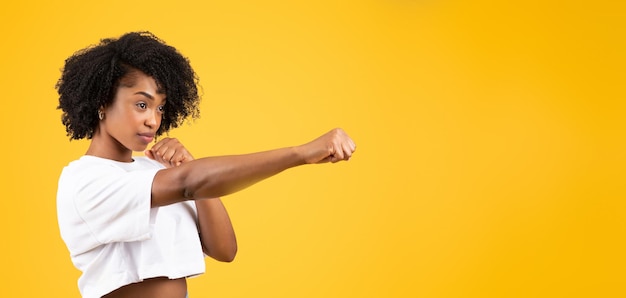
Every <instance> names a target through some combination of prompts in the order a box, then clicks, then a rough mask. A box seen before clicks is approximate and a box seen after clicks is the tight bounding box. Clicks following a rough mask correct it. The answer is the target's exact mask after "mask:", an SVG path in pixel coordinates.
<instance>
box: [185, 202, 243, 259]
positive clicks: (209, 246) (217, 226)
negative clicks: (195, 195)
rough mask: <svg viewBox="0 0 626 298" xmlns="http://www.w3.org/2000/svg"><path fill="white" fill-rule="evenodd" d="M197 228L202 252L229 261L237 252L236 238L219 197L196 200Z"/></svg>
mask: <svg viewBox="0 0 626 298" xmlns="http://www.w3.org/2000/svg"><path fill="white" fill-rule="evenodd" d="M195 203H196V209H197V211H198V230H199V232H200V241H201V242H202V248H203V250H204V253H205V254H206V255H208V256H210V257H212V258H213V259H216V260H218V261H222V262H230V261H232V260H233V259H234V258H235V255H236V254H237V239H236V237H235V231H234V230H233V226H232V223H231V221H230V217H229V216H228V212H227V211H226V208H225V207H224V205H223V203H222V201H221V200H220V199H219V198H214V199H201V200H196V201H195Z"/></svg>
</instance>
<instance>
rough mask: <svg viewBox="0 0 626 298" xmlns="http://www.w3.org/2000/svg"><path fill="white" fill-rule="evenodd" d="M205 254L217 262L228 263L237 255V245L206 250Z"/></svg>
mask: <svg viewBox="0 0 626 298" xmlns="http://www.w3.org/2000/svg"><path fill="white" fill-rule="evenodd" d="M207 255H208V256H210V257H211V258H213V259H215V260H216V261H219V262H224V263H230V262H232V261H234V260H235V256H237V246H236V245H235V246H233V247H229V248H222V249H218V250H215V251H208V252H207Z"/></svg>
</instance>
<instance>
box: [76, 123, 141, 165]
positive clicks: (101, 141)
mask: <svg viewBox="0 0 626 298" xmlns="http://www.w3.org/2000/svg"><path fill="white" fill-rule="evenodd" d="M85 154H86V155H93V156H96V157H101V158H106V159H111V160H115V161H121V162H131V161H133V151H132V150H130V149H128V148H126V147H124V146H123V145H122V144H121V143H120V142H118V141H117V140H115V139H114V138H112V137H110V136H108V137H107V136H105V135H102V134H101V133H100V131H99V130H98V131H96V132H95V133H94V136H93V138H92V139H91V143H90V144H89V148H88V149H87V152H86V153H85Z"/></svg>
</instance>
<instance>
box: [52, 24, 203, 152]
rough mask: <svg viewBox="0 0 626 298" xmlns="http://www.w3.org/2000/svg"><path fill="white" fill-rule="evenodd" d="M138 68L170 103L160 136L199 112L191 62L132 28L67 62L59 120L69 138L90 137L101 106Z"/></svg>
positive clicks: (59, 87) (60, 85) (60, 86)
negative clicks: (129, 74)
mask: <svg viewBox="0 0 626 298" xmlns="http://www.w3.org/2000/svg"><path fill="white" fill-rule="evenodd" d="M133 69H137V70H140V71H142V72H143V73H145V74H146V75H148V76H151V77H152V78H154V80H155V81H156V82H157V85H158V86H159V88H160V89H163V90H164V91H165V95H166V98H167V101H166V103H165V111H164V114H163V119H162V121H161V126H160V127H159V129H158V131H157V132H156V135H157V136H159V135H161V134H163V133H165V132H167V131H169V130H170V129H172V128H176V127H178V126H179V125H181V124H182V123H183V121H184V120H185V119H186V118H187V117H188V116H191V117H192V118H197V117H198V116H199V114H200V111H199V109H198V104H199V101H200V96H199V95H198V77H197V76H196V73H195V72H194V70H193V69H192V68H191V65H190V63H189V60H188V59H187V58H186V57H184V56H182V55H181V54H180V53H179V52H178V51H177V50H176V49H175V48H174V47H172V46H169V45H167V44H165V42H163V41H162V40H161V39H159V38H157V37H156V36H154V35H153V34H152V33H150V32H130V33H126V34H124V35H122V36H121V37H119V38H118V39H114V38H105V39H102V40H101V41H100V43H99V44H97V45H95V46H93V45H92V46H89V47H87V48H85V49H82V50H79V51H77V52H75V53H74V54H73V55H72V56H70V57H69V58H67V59H66V60H65V67H64V68H63V70H62V75H61V78H60V79H59V81H58V82H57V84H56V86H55V87H56V89H57V92H58V93H59V106H58V107H57V109H61V110H62V111H63V115H62V117H61V120H62V122H63V124H64V125H65V130H66V132H67V136H69V137H70V140H72V139H76V140H80V139H83V138H87V139H91V138H92V137H93V134H94V130H95V129H96V127H97V125H98V120H99V119H98V109H99V108H101V107H105V106H108V105H110V104H111V103H112V102H113V98H114V96H115V93H116V90H117V87H118V85H119V81H120V79H121V78H122V77H124V76H125V75H126V74H127V73H129V72H131V71H133Z"/></svg>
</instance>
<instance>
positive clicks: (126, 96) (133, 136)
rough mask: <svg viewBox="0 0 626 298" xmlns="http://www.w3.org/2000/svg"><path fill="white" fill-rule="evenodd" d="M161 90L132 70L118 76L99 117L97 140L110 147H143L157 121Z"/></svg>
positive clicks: (162, 100) (162, 101)
mask: <svg viewBox="0 0 626 298" xmlns="http://www.w3.org/2000/svg"><path fill="white" fill-rule="evenodd" d="M164 105H165V94H163V92H162V90H160V89H159V87H158V85H157V83H156V82H155V80H154V79H153V78H152V77H149V76H148V75H146V74H144V73H143V72H141V71H137V70H135V71H132V72H130V73H129V74H127V75H126V76H124V77H123V78H122V79H121V80H120V84H119V87H118V89H117V92H116V94H115V98H114V99H113V103H112V104H111V105H110V106H108V107H106V108H105V109H104V119H103V120H101V121H100V127H99V128H100V137H102V138H104V140H102V141H104V142H101V144H103V145H104V146H107V147H109V146H110V148H107V149H109V150H111V151H117V152H124V151H128V153H132V152H131V151H143V150H145V149H146V147H147V146H148V145H149V144H150V142H152V141H153V140H154V138H155V134H156V131H157V130H158V129H159V126H160V125H161V119H162V117H163V108H164Z"/></svg>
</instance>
